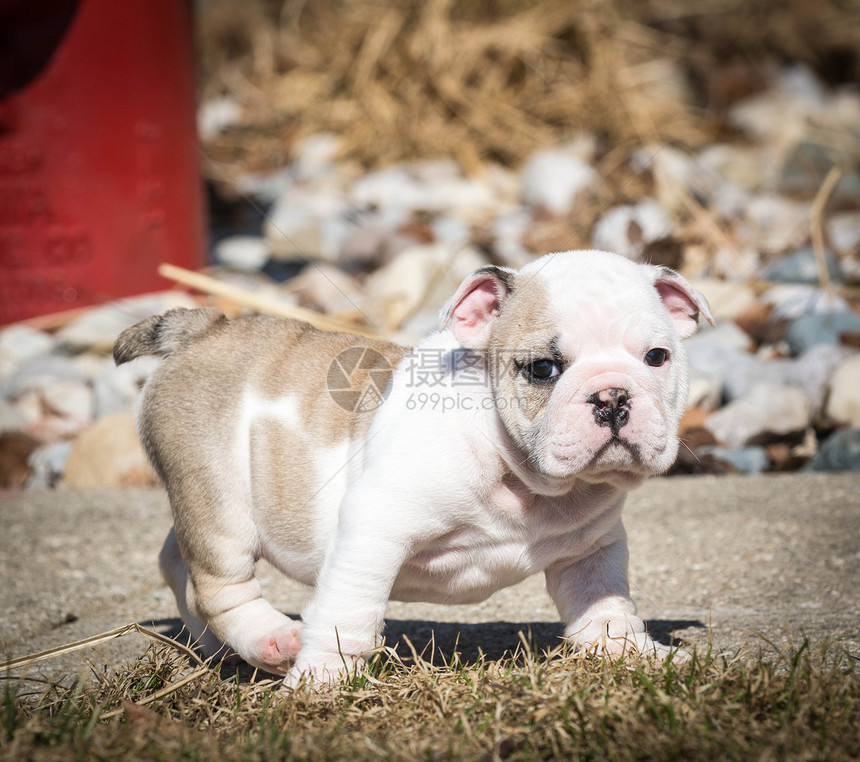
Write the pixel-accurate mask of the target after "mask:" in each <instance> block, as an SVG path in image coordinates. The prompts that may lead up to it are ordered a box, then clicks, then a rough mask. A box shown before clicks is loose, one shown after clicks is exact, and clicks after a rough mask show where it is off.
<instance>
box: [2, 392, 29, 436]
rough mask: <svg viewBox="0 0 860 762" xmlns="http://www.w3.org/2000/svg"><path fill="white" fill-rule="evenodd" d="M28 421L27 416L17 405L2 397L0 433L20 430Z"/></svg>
mask: <svg viewBox="0 0 860 762" xmlns="http://www.w3.org/2000/svg"><path fill="white" fill-rule="evenodd" d="M27 422H28V418H27V416H26V415H25V414H24V412H23V411H21V410H19V409H18V408H17V407H15V405H13V404H11V403H10V402H7V401H6V400H4V399H2V398H0V434H3V433H4V432H7V431H20V430H21V429H23V428H24V426H26V424H27Z"/></svg>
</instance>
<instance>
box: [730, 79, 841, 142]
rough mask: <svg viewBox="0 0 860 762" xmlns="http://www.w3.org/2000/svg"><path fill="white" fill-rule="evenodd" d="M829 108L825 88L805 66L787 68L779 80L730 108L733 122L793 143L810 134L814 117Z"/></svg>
mask: <svg viewBox="0 0 860 762" xmlns="http://www.w3.org/2000/svg"><path fill="white" fill-rule="evenodd" d="M827 107H828V98H827V94H826V92H825V90H824V87H823V86H822V85H821V83H820V82H819V81H818V79H817V78H816V77H815V75H814V74H813V73H812V71H811V70H810V69H808V68H807V67H805V66H803V65H800V64H798V65H794V66H790V67H786V68H785V69H784V70H783V71H782V72H781V73H780V74H779V76H778V77H777V80H776V82H775V83H774V85H772V86H771V87H769V88H767V90H765V91H764V92H762V93H759V94H756V95H752V96H750V97H748V98H744V99H743V100H741V101H739V102H738V103H736V104H735V105H734V106H732V107H731V108H730V109H729V112H728V116H729V122H730V123H731V124H733V125H734V126H735V127H739V128H740V129H742V130H744V131H745V132H747V133H749V134H750V135H752V136H754V137H757V138H760V139H762V140H764V141H770V142H779V143H782V144H789V145H792V144H794V143H798V142H800V140H802V139H803V137H804V136H805V135H806V132H807V130H808V128H809V123H810V120H811V119H812V118H814V117H816V115H820V114H822V113H823V112H824V111H825V110H826V109H827Z"/></svg>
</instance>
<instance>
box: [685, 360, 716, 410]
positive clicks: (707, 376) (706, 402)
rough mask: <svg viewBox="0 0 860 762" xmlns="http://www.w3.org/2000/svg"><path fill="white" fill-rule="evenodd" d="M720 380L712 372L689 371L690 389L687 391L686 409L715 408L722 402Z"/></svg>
mask: <svg viewBox="0 0 860 762" xmlns="http://www.w3.org/2000/svg"><path fill="white" fill-rule="evenodd" d="M722 396H723V390H722V380H721V379H720V377H719V376H717V375H716V374H714V373H703V372H702V371H698V370H692V371H690V389H689V391H688V392H687V405H686V407H687V409H688V410H691V409H696V410H704V411H706V412H710V411H713V410H716V409H717V408H718V407H719V406H720V405H721V404H722Z"/></svg>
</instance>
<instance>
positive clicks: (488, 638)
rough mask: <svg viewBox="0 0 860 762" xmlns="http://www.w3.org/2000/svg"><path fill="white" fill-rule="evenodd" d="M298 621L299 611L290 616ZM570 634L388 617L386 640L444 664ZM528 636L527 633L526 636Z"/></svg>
mask: <svg viewBox="0 0 860 762" xmlns="http://www.w3.org/2000/svg"><path fill="white" fill-rule="evenodd" d="M288 616H290V617H291V618H293V619H298V618H299V617H298V615H296V614H288ZM141 624H142V625H143V626H146V627H152V628H153V629H155V630H156V631H158V632H160V633H162V634H163V635H167V636H168V637H170V638H173V639H174V640H177V641H178V642H180V643H183V644H186V645H190V643H189V636H188V633H187V631H186V630H185V628H184V625H183V623H182V620H181V619H179V618H172V619H157V620H155V621H150V622H141ZM645 625H646V627H647V630H648V632H649V633H650V634H651V636H652V637H654V639H655V640H658V641H659V642H661V643H665V644H667V645H671V646H680V647H682V648H683V647H684V646H685V641H684V640H683V639H680V638H677V637H675V636H674V635H673V633H674V632H675V631H677V630H686V629H688V628H701V629H704V628H705V627H706V625H705V623H704V622H701V621H699V620H697V619H691V620H686V619H684V620H680V619H679V620H672V619H651V620H648V621H647V622H646V623H645ZM563 633H564V630H563V627H562V625H561V623H560V622H478V623H472V624H466V623H463V622H434V621H425V620H420V619H408V620H401V619H390V620H386V630H385V643H386V645H388V646H390V647H392V648H394V650H395V651H396V653H397V655H398V657H400V658H401V659H402V660H403V661H404V662H406V663H409V662H411V661H412V660H413V654H412V648H411V647H410V645H409V644H410V643H411V644H412V646H413V647H414V649H415V652H416V653H418V654H419V655H420V656H421V657H422V658H423V659H424V660H426V661H429V662H431V663H434V664H437V665H441V664H443V663H450V662H451V659H452V657H453V655H454V654H455V653H457V654H459V659H460V661H462V662H473V661H476V660H477V659H479V658H481V656H482V655H483V656H484V658H486V659H489V660H498V659H502V658H504V657H505V656H511V655H512V654H513V653H514V652H515V651H516V650H517V648H518V646H519V647H521V646H522V644H523V639H525V641H526V642H527V643H528V644H529V646H530V647H531V649H532V651H533V652H535V653H538V654H540V653H543V652H545V651H548V650H551V649H553V648H555V647H556V646H558V645H560V644H561V638H562V635H563ZM521 634H522V636H521ZM237 671H238V674H239V675H240V679H243V680H244V679H250V676H251V675H252V674H253V668H250V667H248V666H247V665H240V666H238V667H237V666H233V665H227V664H225V665H222V667H221V672H222V675H223V676H225V677H226V676H234V675H235V674H236V673H237Z"/></svg>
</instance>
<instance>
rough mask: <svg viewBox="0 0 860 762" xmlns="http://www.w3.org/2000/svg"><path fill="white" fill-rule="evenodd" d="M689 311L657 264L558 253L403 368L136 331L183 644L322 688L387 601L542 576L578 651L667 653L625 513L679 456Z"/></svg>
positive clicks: (355, 348)
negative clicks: (633, 589) (295, 608)
mask: <svg viewBox="0 0 860 762" xmlns="http://www.w3.org/2000/svg"><path fill="white" fill-rule="evenodd" d="M700 314H701V315H703V316H704V317H705V318H706V319H707V320H708V321H710V322H713V320H712V318H711V315H710V313H709V311H708V306H707V304H706V302H705V300H704V299H703V297H702V296H701V295H700V294H699V293H698V292H697V291H696V290H695V289H693V288H692V287H691V286H690V285H689V284H688V283H687V281H685V280H684V278H682V277H681V276H680V275H678V274H677V273H675V272H673V271H671V270H668V269H666V268H662V267H653V266H650V265H643V264H636V263H633V262H630V261H628V260H627V259H625V258H623V257H620V256H618V255H615V254H610V253H606V252H595V251H572V252H564V253H559V254H550V255H548V256H545V257H543V258H541V259H538V260H536V261H534V262H533V263H531V264H529V265H527V266H526V267H524V268H523V269H522V270H520V271H514V270H510V269H505V268H497V267H484V268H482V269H480V270H478V271H477V272H475V273H473V274H472V275H471V276H470V277H468V278H467V279H466V280H465V281H464V282H463V284H462V285H461V286H460V288H459V289H458V291H457V293H456V294H455V295H454V296H453V298H452V299H451V300H450V301H449V303H448V304H447V305H446V307H445V309H444V310H443V313H442V320H441V323H442V327H441V330H440V331H439V332H437V333H435V334H434V335H432V336H430V337H429V338H428V339H426V340H425V341H424V342H422V343H421V344H420V345H419V346H418V347H416V348H414V349H412V350H411V351H407V350H406V349H405V348H402V347H399V346H397V345H395V344H391V343H386V342H381V341H372V340H367V339H362V338H358V337H356V336H351V335H343V334H333V333H322V332H320V331H317V330H315V329H314V328H312V327H311V326H309V325H307V324H305V323H301V322H297V321H289V320H286V321H285V320H276V319H270V318H264V317H253V318H244V319H239V320H233V321H227V320H226V319H225V318H224V316H223V315H221V314H220V313H219V312H217V311H216V310H212V309H201V310H190V311H189V310H173V311H170V312H168V313H166V314H165V315H163V316H160V317H152V318H149V319H147V320H145V321H143V322H142V323H139V324H138V325H136V326H134V327H132V328H130V329H128V330H127V331H125V332H124V333H123V334H122V335H121V336H120V337H119V339H118V341H117V343H116V347H115V350H114V355H115V358H116V361H117V363H123V362H126V361H128V360H131V359H132V358H134V357H138V356H141V355H147V354H150V355H164V356H167V359H166V360H165V361H164V362H163V363H162V364H161V365H160V366H159V368H158V369H157V370H156V371H155V372H154V374H153V375H152V376H151V377H150V379H149V380H148V382H147V383H146V386H145V389H144V392H143V395H142V399H141V405H140V411H139V429H140V434H141V438H142V441H143V443H144V446H145V448H146V451H147V453H148V454H149V457H150V458H151V460H152V463H153V465H154V467H155V468H156V470H157V471H158V473H159V474H160V476H161V478H162V479H163V481H164V483H165V485H166V487H167V491H168V494H169V497H170V503H171V506H172V510H173V516H174V529H173V530H172V531H171V532H170V534H169V535H168V537H167V540H166V542H165V544H164V548H163V550H162V552H161V558H160V561H161V569H162V572H163V574H164V577H165V579H166V581H167V583H168V584H169V585H170V587H171V588H172V589H173V592H174V593H175V595H176V601H177V604H178V607H179V610H180V612H181V615H182V618H183V620H184V621H185V623H186V625H187V626H188V629H189V630H190V631H191V633H192V634H193V635H194V636H195V637H197V638H199V640H200V641H201V643H202V644H203V646H204V648H205V649H207V650H208V651H209V652H210V653H214V652H217V651H219V649H221V648H222V647H224V646H227V647H229V649H231V650H232V651H234V652H235V653H236V654H238V655H239V656H240V657H241V658H242V659H244V660H245V661H246V662H248V663H249V664H252V665H255V666H257V667H261V668H263V669H265V670H268V671H271V672H275V673H288V676H287V685H295V684H297V683H299V682H300V681H307V680H312V681H316V683H317V684H319V683H322V684H325V683H329V682H332V681H335V680H337V679H338V678H339V677H340V675H341V674H342V673H343V672H344V671H345V670H348V669H350V668H351V667H353V666H354V665H355V664H356V663H358V662H359V661H360V660H361V659H362V657H363V655H366V654H367V653H368V651H370V650H371V649H373V648H374V647H375V646H376V645H377V644H378V642H379V638H380V636H381V634H382V629H383V618H384V615H385V609H386V604H387V602H388V600H389V599H390V598H394V599H397V600H405V601H432V602H446V603H473V602H477V601H482V600H484V599H485V598H487V597H488V596H490V595H491V594H492V593H493V592H495V591H496V590H499V589H500V588H502V587H506V586H508V585H513V584H516V583H517V582H519V581H521V580H523V579H525V578H526V577H528V576H529V575H532V574H535V573H537V572H543V573H544V574H545V576H546V585H547V589H548V591H549V593H550V595H551V596H552V598H553V600H554V601H555V603H556V605H557V607H558V611H559V614H560V616H561V619H562V621H563V623H564V626H565V635H566V636H567V637H568V638H570V639H571V640H572V641H574V642H575V643H576V644H578V645H580V646H582V647H584V648H593V649H595V650H597V651H600V652H603V653H608V654H617V653H622V652H627V651H636V652H641V653H646V654H651V655H657V656H659V657H661V658H662V657H665V656H666V655H667V654H668V653H669V649H668V648H667V647H665V646H661V645H659V644H656V643H655V642H654V641H653V640H652V639H651V637H650V636H649V635H647V634H646V633H645V628H644V625H643V622H642V620H641V619H639V618H638V617H637V616H636V610H635V606H634V604H633V601H632V600H631V599H630V592H629V586H628V582H627V544H626V539H625V532H624V527H623V525H622V522H621V507H622V504H623V502H624V497H625V493H626V492H627V491H628V490H630V489H631V488H632V487H634V486H636V485H637V484H639V483H640V482H641V481H642V480H643V479H644V478H645V477H646V476H649V475H651V474H659V473H661V472H663V471H665V470H666V469H667V468H669V466H671V465H672V463H673V461H674V459H675V455H676V452H677V449H678V437H677V427H678V422H679V419H680V417H681V414H682V412H683V410H684V404H685V400H686V394H687V378H686V367H685V355H684V348H683V344H682V340H683V339H685V338H687V337H688V336H690V335H691V334H692V333H693V332H694V331H695V330H696V327H697V319H698V316H699V315H700ZM260 558H265V559H267V560H268V561H270V562H271V563H272V564H273V565H274V566H276V567H277V568H279V569H280V570H281V571H282V572H283V573H284V574H286V575H288V576H290V577H293V578H295V579H297V580H299V581H301V582H304V583H307V584H308V585H313V586H314V587H315V595H314V597H313V599H312V601H311V603H310V604H309V605H308V607H307V608H306V610H305V611H304V613H303V615H302V622H297V621H294V620H292V619H289V618H288V617H286V616H285V615H284V614H282V613H280V612H279V611H276V610H275V609H274V608H273V607H272V606H271V605H270V604H269V603H268V601H266V600H265V598H263V596H262V593H261V589H260V585H259V583H258V581H257V579H256V578H255V576H254V573H255V564H256V562H257V561H258V560H259V559H260Z"/></svg>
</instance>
